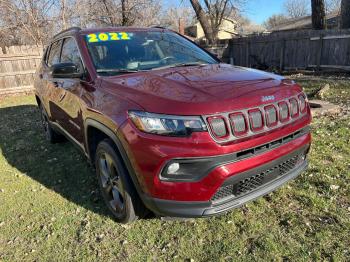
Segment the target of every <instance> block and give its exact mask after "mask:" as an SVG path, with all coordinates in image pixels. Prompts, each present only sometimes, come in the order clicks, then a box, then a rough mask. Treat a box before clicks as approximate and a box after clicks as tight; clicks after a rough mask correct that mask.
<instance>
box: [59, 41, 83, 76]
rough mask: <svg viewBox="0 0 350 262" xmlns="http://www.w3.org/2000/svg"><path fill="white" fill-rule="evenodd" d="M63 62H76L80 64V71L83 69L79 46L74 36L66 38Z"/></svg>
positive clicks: (62, 56)
mask: <svg viewBox="0 0 350 262" xmlns="http://www.w3.org/2000/svg"><path fill="white" fill-rule="evenodd" d="M61 63H74V64H76V65H77V66H78V68H79V71H80V72H82V70H83V65H82V62H81V58H80V53H79V49H78V46H77V44H76V43H75V40H74V39H73V38H72V37H69V38H66V39H64V42H63V47H62V54H61Z"/></svg>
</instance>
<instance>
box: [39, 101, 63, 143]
mask: <svg viewBox="0 0 350 262" xmlns="http://www.w3.org/2000/svg"><path fill="white" fill-rule="evenodd" d="M39 108H40V118H41V124H42V126H43V128H44V133H45V137H46V140H47V141H49V142H50V143H58V142H61V141H62V140H63V136H62V135H61V134H59V133H57V132H56V131H55V130H53V128H52V127H51V125H50V122H49V118H48V116H47V113H46V111H45V109H44V107H43V106H40V107H39Z"/></svg>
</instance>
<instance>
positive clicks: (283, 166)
mask: <svg viewBox="0 0 350 262" xmlns="http://www.w3.org/2000/svg"><path fill="white" fill-rule="evenodd" d="M299 159H300V155H297V156H294V157H292V158H290V159H288V160H286V161H284V162H283V163H280V164H279V165H276V166H274V167H272V168H270V169H267V170H265V171H263V172H261V173H259V174H257V175H254V176H251V177H248V178H245V179H242V180H240V181H237V182H235V183H234V184H232V185H227V186H223V187H221V188H219V190H218V191H217V192H216V193H215V195H214V196H213V197H212V199H211V200H212V201H218V200H221V199H224V198H226V197H240V196H243V195H245V194H248V193H250V192H252V191H254V190H256V189H257V188H259V187H261V186H262V185H264V184H267V183H268V182H271V181H272V180H274V179H276V178H278V177H280V176H283V175H285V174H286V173H288V172H289V171H291V170H292V169H294V168H295V167H296V165H297V163H298V162H299Z"/></svg>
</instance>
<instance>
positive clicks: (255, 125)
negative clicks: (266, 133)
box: [249, 110, 263, 130]
mask: <svg viewBox="0 0 350 262" xmlns="http://www.w3.org/2000/svg"><path fill="white" fill-rule="evenodd" d="M249 119H250V126H251V128H252V130H256V129H260V128H262V127H263V118H262V115H261V112H260V110H254V111H253V110H252V111H250V112H249Z"/></svg>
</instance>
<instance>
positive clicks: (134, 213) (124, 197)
mask: <svg viewBox="0 0 350 262" xmlns="http://www.w3.org/2000/svg"><path fill="white" fill-rule="evenodd" d="M117 152H118V151H117V149H116V146H115V145H114V143H113V142H112V141H111V140H110V139H105V140H103V141H102V142H100V143H99V144H98V146H97V149H96V155H95V167H96V175H97V179H98V183H99V186H100V190H101V194H102V196H103V199H104V201H105V203H106V205H107V207H108V209H109V210H110V212H111V213H112V214H113V217H114V218H115V220H116V221H117V222H119V223H124V224H126V223H131V222H133V221H135V220H137V219H138V218H142V217H144V216H145V215H146V214H147V213H148V210H147V208H146V207H145V206H144V204H143V202H142V200H141V199H140V197H139V196H138V194H137V192H136V189H135V187H134V185H133V183H132V180H131V178H130V176H129V174H128V172H127V169H126V168H125V167H124V164H123V161H122V159H121V158H120V157H119V155H118V153H117Z"/></svg>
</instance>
